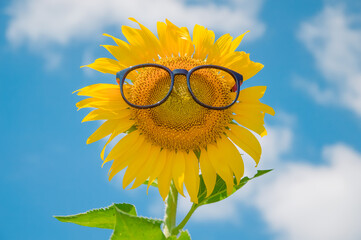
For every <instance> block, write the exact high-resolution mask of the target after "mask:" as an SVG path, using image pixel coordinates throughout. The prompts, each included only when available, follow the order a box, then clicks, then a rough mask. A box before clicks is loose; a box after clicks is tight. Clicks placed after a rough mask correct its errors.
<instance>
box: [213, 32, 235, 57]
mask: <svg viewBox="0 0 361 240" xmlns="http://www.w3.org/2000/svg"><path fill="white" fill-rule="evenodd" d="M232 39H233V38H232V37H231V35H229V34H228V33H227V34H224V35H223V36H221V37H220V38H218V39H217V41H216V45H217V47H218V49H219V52H220V55H221V56H222V55H225V54H227V53H228V52H229V48H230V47H231V43H232Z"/></svg>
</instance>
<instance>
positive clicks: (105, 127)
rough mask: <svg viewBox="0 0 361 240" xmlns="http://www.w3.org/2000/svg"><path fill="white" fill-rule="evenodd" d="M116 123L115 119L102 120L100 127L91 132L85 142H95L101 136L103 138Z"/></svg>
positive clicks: (110, 131)
mask: <svg viewBox="0 0 361 240" xmlns="http://www.w3.org/2000/svg"><path fill="white" fill-rule="evenodd" d="M117 125H118V121H117V120H108V121H106V122H104V123H103V124H102V125H100V127H99V128H98V129H97V130H96V131H95V132H94V133H93V134H92V135H90V137H89V138H88V140H87V142H86V143H87V144H90V143H93V142H96V141H98V140H100V139H102V138H105V137H106V136H108V135H109V134H111V133H112V132H113V130H114V128H115V127H116V126H117Z"/></svg>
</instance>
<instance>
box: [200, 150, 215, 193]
mask: <svg viewBox="0 0 361 240" xmlns="http://www.w3.org/2000/svg"><path fill="white" fill-rule="evenodd" d="M199 165H200V167H201V170H202V176H203V180H204V183H205V185H206V188H207V197H208V196H209V195H211V193H212V192H213V189H214V186H215V184H216V179H217V174H216V171H215V170H214V168H213V166H212V164H211V161H210V160H209V157H208V152H207V150H205V149H202V151H201V156H200V158H199Z"/></svg>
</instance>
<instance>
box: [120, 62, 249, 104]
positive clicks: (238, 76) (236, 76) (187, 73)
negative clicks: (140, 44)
mask: <svg viewBox="0 0 361 240" xmlns="http://www.w3.org/2000/svg"><path fill="white" fill-rule="evenodd" d="M143 67H156V68H161V69H163V70H165V71H167V72H168V73H169V75H170V76H171V85H170V88H169V92H168V93H167V95H166V96H165V97H164V98H163V99H162V100H160V101H158V102H157V103H154V104H152V105H145V106H140V105H135V104H132V103H131V102H129V101H128V100H127V98H126V97H125V95H124V91H123V85H124V82H125V79H126V77H127V75H128V73H130V72H131V71H133V70H136V69H139V68H143ZM203 68H215V69H219V70H222V71H225V72H227V73H229V74H230V75H231V76H232V77H233V78H234V79H235V80H236V85H237V90H236V92H237V93H236V98H235V99H234V101H233V102H232V103H230V104H229V105H227V106H224V107H213V106H209V105H207V104H204V103H202V102H201V101H199V100H198V99H197V98H196V96H195V95H194V93H193V92H192V88H191V85H190V77H191V75H192V73H193V72H195V71H197V70H199V69H203ZM176 75H184V76H186V77H187V86H188V91H189V93H190V94H191V95H192V98H193V100H194V101H195V102H196V103H198V104H199V105H201V106H203V107H205V108H209V109H213V110H224V109H227V108H229V107H231V106H232V105H233V104H235V103H236V102H237V99H238V96H239V90H240V87H241V85H242V83H243V76H242V75H241V74H239V73H237V72H235V71H233V70H231V69H228V68H225V67H222V66H218V65H201V66H197V67H194V68H192V69H191V70H189V71H187V70H186V69H174V70H173V71H172V70H170V69H169V68H167V67H166V66H163V65H160V64H155V63H145V64H139V65H135V66H132V67H129V68H126V69H123V70H121V71H119V72H117V74H116V79H117V81H118V83H119V86H120V93H121V95H122V97H123V99H124V101H125V102H126V103H127V104H128V105H129V106H131V107H133V108H139V109H146V108H153V107H157V106H159V105H161V104H162V103H164V102H165V101H167V99H168V98H169V96H170V95H171V93H172V90H173V86H174V77H175V76H176Z"/></svg>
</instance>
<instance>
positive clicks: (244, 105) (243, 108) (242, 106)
mask: <svg viewBox="0 0 361 240" xmlns="http://www.w3.org/2000/svg"><path fill="white" fill-rule="evenodd" d="M232 110H233V112H235V113H240V112H247V111H250V112H252V111H253V112H259V111H260V112H264V113H268V114H270V115H272V116H274V115H275V110H273V108H272V107H270V106H268V105H266V104H264V103H261V102H254V103H248V102H240V103H236V104H234V105H233V106H232Z"/></svg>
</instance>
